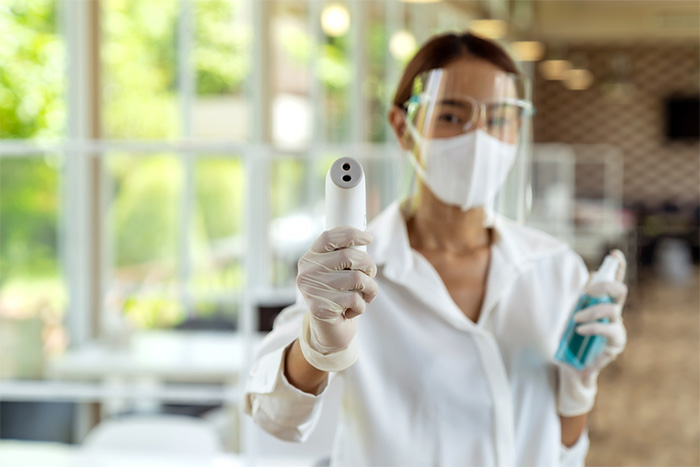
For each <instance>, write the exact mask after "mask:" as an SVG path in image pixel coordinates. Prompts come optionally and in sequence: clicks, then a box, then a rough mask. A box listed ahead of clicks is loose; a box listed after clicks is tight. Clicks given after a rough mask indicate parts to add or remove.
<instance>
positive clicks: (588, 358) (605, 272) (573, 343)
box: [555, 255, 620, 370]
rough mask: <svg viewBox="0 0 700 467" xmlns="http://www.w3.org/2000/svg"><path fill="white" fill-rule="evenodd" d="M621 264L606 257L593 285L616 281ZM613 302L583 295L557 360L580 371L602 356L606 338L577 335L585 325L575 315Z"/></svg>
mask: <svg viewBox="0 0 700 467" xmlns="http://www.w3.org/2000/svg"><path fill="white" fill-rule="evenodd" d="M619 263H620V262H619V260H618V259H617V258H615V257H614V256H610V255H608V256H606V257H605V259H604V260H603V264H601V266H600V268H599V269H598V271H596V272H595V274H593V277H592V278H591V284H595V283H598V282H608V281H613V280H615V273H616V272H617V268H618V266H619ZM612 301H613V300H612V298H610V297H609V296H604V297H593V296H590V295H587V294H583V295H581V297H580V298H579V299H578V302H577V303H576V307H575V308H574V311H573V313H571V318H570V319H569V324H568V325H567V326H566V331H565V332H564V336H563V337H562V338H561V342H560V343H559V349H558V350H557V353H556V355H555V358H556V359H557V360H559V361H560V362H562V363H566V364H568V365H571V366H573V367H574V368H576V369H578V370H582V369H584V368H585V367H586V366H588V365H589V364H590V363H591V362H592V361H593V360H594V359H595V358H596V357H597V356H598V355H600V352H601V351H602V350H603V347H604V346H605V337H603V336H596V335H592V336H582V335H581V334H577V333H576V326H579V325H581V324H583V323H577V322H575V321H574V315H575V314H576V313H578V312H579V311H581V310H583V309H586V308H589V307H591V306H593V305H597V304H599V303H612ZM598 321H600V322H602V323H607V322H608V321H609V320H608V318H602V319H599V320H598Z"/></svg>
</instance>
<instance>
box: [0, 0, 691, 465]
mask: <svg viewBox="0 0 700 467" xmlns="http://www.w3.org/2000/svg"><path fill="white" fill-rule="evenodd" d="M466 29H470V30H471V31H472V32H474V33H476V34H480V35H483V36H485V37H490V38H493V39H495V40H497V41H498V42H499V43H501V44H502V45H503V46H504V47H506V48H507V49H508V50H509V51H510V52H511V53H512V54H513V55H514V56H515V57H516V58H517V59H518V60H519V64H520V66H521V67H522V69H523V71H524V72H525V73H527V74H528V75H529V76H530V78H531V80H532V84H533V100H534V104H535V107H536V108H537V113H536V115H535V117H534V125H533V127H534V139H535V143H536V144H535V145H534V146H533V154H532V161H533V164H532V171H531V182H532V192H531V194H532V200H533V203H532V210H531V212H530V214H529V216H528V218H527V222H528V223H529V224H530V225H533V226H535V227H537V228H540V229H543V230H545V231H547V232H549V233H551V234H552V235H555V236H557V237H559V238H561V239H563V240H565V241H567V242H569V243H571V244H572V245H573V247H574V248H575V249H576V250H577V251H578V252H579V253H580V254H581V255H582V256H583V257H584V259H585V260H586V262H587V263H588V265H589V267H591V268H595V267H596V266H597V265H598V264H599V262H600V260H601V259H602V257H603V255H604V254H605V252H606V251H607V250H608V249H609V248H611V247H618V248H621V249H622V250H623V251H624V252H625V253H626V254H627V257H628V262H629V263H630V268H629V283H630V287H631V295H630V299H629V300H628V306H627V307H626V309H625V312H624V316H625V322H626V325H627V327H628V332H629V344H628V348H627V350H626V352H625V353H624V354H622V355H621V357H620V358H619V359H618V360H617V361H616V362H615V363H614V364H613V365H611V367H610V368H609V369H607V370H605V372H603V374H602V376H601V380H600V393H599V397H598V402H597V404H596V408H595V409H594V412H593V413H592V415H591V417H590V437H591V449H590V452H589V455H588V459H587V461H588V464H590V465H698V464H700V320H699V311H700V295H699V292H698V290H699V287H698V280H699V279H698V244H699V236H700V234H699V225H700V221H699V216H700V204H699V203H700V160H699V157H698V156H699V152H698V151H699V149H700V144H699V141H700V120H699V115H700V97H699V96H700V75H699V70H700V44H699V38H700V36H699V35H700V4H698V2H697V1H674V0H663V1H651V0H648V1H642V0H638V1H635V0H617V1H596V0H585V1H584V0H548V1H535V0H480V1H476V0H475V1H455V0H452V1H449V0H444V1H430V2H428V1H423V2H408V1H405V2H403V1H394V0H386V1H383V0H373V1H370V0H367V1H333V2H330V1H329V2H326V1H322V0H264V1H261V0H0V30H1V31H3V39H2V41H0V138H1V139H0V463H1V464H2V465H49V464H51V463H52V465H56V464H55V462H56V460H57V459H64V460H65V459H69V460H70V459H73V460H74V459H83V460H84V459H85V456H86V455H88V454H89V455H92V456H97V457H96V458H99V456H101V455H102V454H101V453H104V452H107V451H108V450H109V449H117V450H119V451H120V452H121V454H120V455H121V456H122V457H124V456H126V457H124V458H123V459H122V457H118V458H117V459H121V460H120V461H119V462H121V464H120V465H124V462H126V461H129V462H130V463H136V464H137V463H138V462H145V464H144V465H153V464H152V463H150V462H152V460H153V459H155V458H159V459H170V462H171V463H170V465H179V464H177V463H176V461H175V460H173V459H172V458H171V457H168V456H173V455H174V454H177V449H174V447H173V446H174V445H178V446H182V449H184V450H185V451H186V454H187V455H188V456H194V457H193V459H194V460H198V461H201V460H202V459H209V458H210V457H211V456H218V457H216V459H218V460H217V462H218V463H217V464H216V465H229V464H230V465H239V463H241V462H244V460H245V459H250V456H257V457H258V458H261V459H262V462H263V463H265V462H267V463H269V464H271V465H287V464H288V465H311V464H313V463H314V462H316V461H318V459H322V458H323V457H324V456H327V455H328V454H329V452H330V445H329V440H330V439H332V434H333V426H334V424H333V417H334V414H333V413H332V410H327V412H328V413H327V414H324V419H323V421H322V426H321V427H320V429H319V430H317V432H316V433H315V434H314V436H313V437H312V439H311V440H310V441H309V442H308V443H306V444H305V445H302V446H299V445H290V444H287V443H282V442H279V441H276V440H274V439H272V438H271V437H269V436H267V435H265V434H263V433H261V432H260V431H259V430H258V429H257V428H256V427H255V426H254V425H252V424H251V423H250V421H249V420H247V418H243V417H242V416H241V395H242V390H243V384H244V382H245V377H244V376H245V374H246V372H247V368H248V367H249V365H250V361H251V358H252V353H253V351H254V349H255V345H256V343H257V342H258V341H259V339H260V337H261V336H262V335H264V333H265V332H266V331H268V330H269V329H270V327H271V323H272V319H273V318H274V316H275V315H276V314H277V313H278V312H279V311H280V310H281V309H282V308H283V307H284V306H286V305H288V304H289V303H291V302H292V301H293V300H294V279H295V276H296V263H297V260H298V258H299V257H300V256H301V255H302V254H303V252H304V251H305V250H306V249H307V248H308V246H309V244H310V243H311V241H312V240H313V239H314V238H315V237H316V236H317V235H318V234H319V233H320V232H321V230H323V219H322V213H323V180H324V177H325V172H326V171H327V169H328V167H330V164H331V163H332V162H333V161H334V160H335V159H336V158H337V157H340V156H346V155H347V156H353V157H356V158H358V159H360V161H361V162H362V163H363V165H364V167H365V171H366V173H367V176H368V217H370V218H371V217H373V216H374V215H376V214H377V213H378V212H379V211H381V209H382V208H384V207H385V206H386V205H388V204H389V203H390V202H391V201H392V200H393V199H394V198H395V197H396V196H397V195H398V194H399V193H402V192H403V193H405V186H406V183H407V182H408V178H407V176H406V170H405V161H404V159H403V158H402V154H401V153H400V151H399V148H398V146H397V144H396V142H395V140H394V137H393V134H392V133H391V131H390V128H389V126H388V125H387V123H386V114H387V111H388V109H389V105H390V102H391V99H392V95H393V92H394V88H395V86H396V84H397V82H398V79H399V76H400V74H401V72H402V67H403V66H404V65H405V64H406V63H407V62H408V60H410V58H411V57H412V55H413V53H414V52H415V51H416V50H417V48H418V47H419V46H420V44H421V43H423V42H424V41H425V40H426V39H427V38H428V37H430V36H432V35H433V34H436V33H439V32H444V31H464V30H466ZM333 397H337V393H335V394H332V395H331V398H333ZM327 405H328V406H332V405H333V403H332V401H330V402H329V403H328V404H327ZM135 415H140V417H136V416H135ZM149 423H150V424H151V425H149ZM149 427H150V431H149ZM153 427H156V428H153ZM154 430H155V431H157V432H158V433H159V436H157V437H156V438H155V439H152V438H153V436H150V437H149V435H148V433H153V432H154ZM188 430H190V431H188ZM171 431H172V433H171ZM168 433H170V435H168ZM198 436H200V437H201V439H200V438H198ZM164 438H165V439H169V440H170V443H169V444H167V445H165V446H164V445H163V441H162V440H163V439H164ZM175 439H182V442H181V443H175V442H173V440H175ZM194 440H200V441H199V442H197V443H195V442H194ZM188 443H189V444H188ZM190 444H192V446H190ZM86 453H88V454H86ZM147 456H155V457H147ZM197 456H199V457H197ZM96 458H95V459H96ZM144 459H146V460H145V461H144ZM149 459H150V460H149ZM93 460H94V459H93ZM114 462H117V461H114ZM86 465H95V464H94V463H92V464H91V463H90V462H88V464H86ZM100 465H103V464H100ZM115 465H116V464H115ZM207 465H208V464H207Z"/></svg>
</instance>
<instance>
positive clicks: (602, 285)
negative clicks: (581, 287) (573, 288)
mask: <svg viewBox="0 0 700 467" xmlns="http://www.w3.org/2000/svg"><path fill="white" fill-rule="evenodd" d="M586 293H587V294H588V295H590V296H592V297H604V296H606V295H609V296H610V298H612V299H613V301H614V302H615V303H624V302H625V300H626V299H627V285H626V284H625V283H624V282H616V281H610V282H598V283H596V284H589V285H587V286H586Z"/></svg>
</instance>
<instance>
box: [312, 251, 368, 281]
mask: <svg viewBox="0 0 700 467" xmlns="http://www.w3.org/2000/svg"><path fill="white" fill-rule="evenodd" d="M306 260H308V261H310V262H313V263H315V264H316V265H317V266H320V267H321V268H323V269H325V270H326V271H343V270H346V269H350V270H354V271H362V272H364V273H365V274H367V275H368V276H369V277H372V278H373V277H374V276H376V275H377V266H376V264H374V260H373V259H372V257H371V256H370V255H368V254H367V253H366V252H364V251H360V250H356V249H354V248H343V249H342V250H336V251H331V252H328V253H324V254H322V255H319V254H317V255H315V256H314V257H309V258H306Z"/></svg>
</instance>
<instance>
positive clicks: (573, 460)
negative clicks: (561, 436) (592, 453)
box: [559, 428, 590, 467]
mask: <svg viewBox="0 0 700 467" xmlns="http://www.w3.org/2000/svg"><path fill="white" fill-rule="evenodd" d="M589 445H590V440H589V439H588V428H586V429H585V430H583V433H581V436H579V438H578V439H577V440H576V442H575V443H574V444H573V445H571V446H569V447H566V446H564V445H563V444H562V445H561V450H560V454H559V465H560V466H562V467H583V466H584V465H585V462H586V455H587V454H588V447H589Z"/></svg>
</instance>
